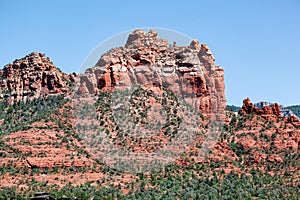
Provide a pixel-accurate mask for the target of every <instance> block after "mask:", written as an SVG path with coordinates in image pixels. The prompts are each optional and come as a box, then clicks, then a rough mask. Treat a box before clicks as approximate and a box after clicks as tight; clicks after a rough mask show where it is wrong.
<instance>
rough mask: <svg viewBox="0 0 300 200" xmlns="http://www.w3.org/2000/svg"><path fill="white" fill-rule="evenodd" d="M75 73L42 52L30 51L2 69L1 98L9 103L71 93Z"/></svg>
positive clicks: (0, 76)
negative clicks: (65, 71) (59, 65)
mask: <svg viewBox="0 0 300 200" xmlns="http://www.w3.org/2000/svg"><path fill="white" fill-rule="evenodd" d="M75 77H76V74H74V73H73V74H71V75H67V74H65V73H63V72H61V71H60V70H59V69H57V68H56V67H55V66H54V64H53V63H52V62H51V60H50V59H49V58H47V57H46V56H45V54H42V53H31V54H29V55H27V56H25V57H24V58H21V59H17V60H15V61H14V62H13V63H11V64H8V65H6V66H4V67H3V69H2V70H0V98H5V99H6V101H7V102H8V103H13V102H15V101H19V100H23V101H26V100H27V99H32V98H38V97H41V96H42V97H44V96H48V95H55V94H63V93H68V92H70V89H69V88H70V85H71V84H72V83H73V82H74V81H75Z"/></svg>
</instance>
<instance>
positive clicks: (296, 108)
mask: <svg viewBox="0 0 300 200" xmlns="http://www.w3.org/2000/svg"><path fill="white" fill-rule="evenodd" d="M286 108H287V109H289V110H291V111H292V112H293V113H294V114H295V115H297V117H299V118H300V105H295V106H287V107H286Z"/></svg>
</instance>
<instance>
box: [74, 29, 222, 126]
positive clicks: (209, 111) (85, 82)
mask: <svg viewBox="0 0 300 200" xmlns="http://www.w3.org/2000/svg"><path fill="white" fill-rule="evenodd" d="M214 60H215V59H214V57H213V55H212V53H211V51H210V49H209V48H208V46H207V45H205V44H201V45H200V44H199V42H198V41H197V40H193V41H191V44H190V46H177V45H175V43H174V45H173V46H171V45H169V42H168V41H167V40H165V39H161V38H159V37H158V36H157V33H156V32H155V31H152V30H151V31H149V32H144V31H142V30H136V31H134V32H132V33H131V34H130V35H129V36H128V39H127V42H126V44H125V46H123V47H119V48H113V49H111V50H110V51H108V52H107V53H105V54H103V55H102V56H101V58H100V59H99V61H98V62H97V64H96V65H95V67H93V68H89V69H87V70H86V72H85V74H83V75H81V76H80V77H79V81H80V84H79V88H78V90H77V94H80V95H95V94H99V93H100V91H111V90H114V89H124V88H128V87H131V86H132V85H134V84H139V85H143V86H146V87H148V88H149V87H150V88H155V89H156V90H160V89H161V88H162V87H166V88H167V89H170V90H172V91H173V92H174V93H175V94H177V95H179V96H181V97H183V98H185V99H186V100H187V101H188V102H191V103H192V104H193V105H194V106H195V107H196V108H197V109H199V110H200V111H201V112H202V113H203V114H204V115H205V116H207V117H209V118H210V119H213V120H221V121H223V120H225V108H226V98H225V94H224V88H225V85H224V71H223V69H222V68H221V67H219V66H216V65H215V63H214Z"/></svg>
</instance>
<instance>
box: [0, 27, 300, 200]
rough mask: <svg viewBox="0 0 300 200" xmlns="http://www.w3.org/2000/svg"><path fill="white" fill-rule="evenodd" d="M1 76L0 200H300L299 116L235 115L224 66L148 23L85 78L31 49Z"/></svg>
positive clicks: (203, 49) (272, 112) (273, 112)
mask: <svg viewBox="0 0 300 200" xmlns="http://www.w3.org/2000/svg"><path fill="white" fill-rule="evenodd" d="M153 71H155V72H156V73H153ZM0 81H1V90H0V91H1V96H0V97H1V99H0V157H1V159H0V199H28V198H29V197H32V196H33V195H34V193H36V192H41V191H42V192H46V193H48V194H49V195H50V196H51V198H52V199H266V198H270V199H298V198H300V196H299V191H298V190H299V189H298V186H299V183H300V182H299V181H300V174H299V171H300V169H299V142H300V122H299V120H298V119H297V118H294V117H284V116H282V115H281V113H280V107H279V105H278V104H273V105H272V106H264V107H263V108H255V107H254V104H253V103H252V102H251V101H250V99H245V100H244V101H243V107H242V108H241V109H239V112H238V113H236V112H233V111H231V108H230V107H229V108H228V109H227V110H225V107H226V104H225V103H226V99H225V95H224V87H225V85H224V70H223V69H222V68H221V67H219V66H216V65H215V64H214V57H213V55H212V53H211V51H210V50H209V48H208V47H207V46H206V45H204V44H199V42H198V41H196V40H193V41H192V42H191V44H190V46H183V47H178V46H174V45H173V46H172V45H169V44H168V41H166V40H164V39H161V38H159V37H158V36H157V34H156V33H155V32H153V31H150V32H148V33H145V32H141V31H140V30H137V31H134V32H133V33H132V34H130V35H129V37H128V40H127V43H126V44H125V46H123V47H120V48H115V49H112V50H110V51H109V52H107V53H105V54H103V55H102V56H101V57H100V58H99V61H98V63H97V65H96V66H95V67H93V68H89V69H87V70H86V72H85V73H84V74H78V75H77V74H75V73H73V74H70V75H67V74H65V73H63V72H62V71H60V70H59V69H57V67H56V66H55V65H54V64H53V63H52V62H51V60H50V59H49V58H47V57H46V56H45V55H44V54H40V53H32V54H29V55H28V56H25V57H24V58H22V59H18V60H16V61H15V62H13V63H12V64H9V65H6V66H4V68H3V70H1V71H0ZM234 108H235V107H234ZM235 109H236V108H235Z"/></svg>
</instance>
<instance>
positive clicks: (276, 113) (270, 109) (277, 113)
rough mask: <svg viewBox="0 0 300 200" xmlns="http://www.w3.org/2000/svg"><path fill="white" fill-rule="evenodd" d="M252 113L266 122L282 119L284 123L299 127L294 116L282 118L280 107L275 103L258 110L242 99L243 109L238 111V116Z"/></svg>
mask: <svg viewBox="0 0 300 200" xmlns="http://www.w3.org/2000/svg"><path fill="white" fill-rule="evenodd" d="M251 113H254V114H256V115H259V116H261V117H262V118H264V119H266V120H273V121H274V120H276V119H278V118H281V119H284V120H285V121H286V122H289V123H291V124H293V125H294V126H300V121H299V119H298V118H297V117H295V116H283V115H282V114H281V113H282V112H281V106H280V105H279V104H277V103H273V104H271V103H270V104H267V105H264V106H263V107H262V108H258V107H256V106H255V104H253V103H252V102H251V100H250V99H249V98H246V99H244V101H243V107H242V108H241V109H240V110H239V114H240V115H246V114H251Z"/></svg>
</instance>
